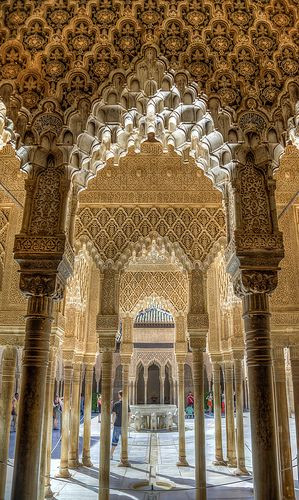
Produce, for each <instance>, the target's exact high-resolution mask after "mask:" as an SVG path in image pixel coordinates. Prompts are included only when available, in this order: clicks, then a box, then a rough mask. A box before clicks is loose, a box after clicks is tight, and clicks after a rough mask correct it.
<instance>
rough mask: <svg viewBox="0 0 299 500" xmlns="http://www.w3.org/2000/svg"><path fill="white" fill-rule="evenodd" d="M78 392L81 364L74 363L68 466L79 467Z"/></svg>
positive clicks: (79, 391)
mask: <svg viewBox="0 0 299 500" xmlns="http://www.w3.org/2000/svg"><path fill="white" fill-rule="evenodd" d="M80 393H81V364H80V363H75V364H74V371H73V387H72V406H71V433H70V443H69V467H71V468H72V469H76V468H77V467H79V465H80V464H79V426H80Z"/></svg>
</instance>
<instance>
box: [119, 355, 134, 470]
mask: <svg viewBox="0 0 299 500" xmlns="http://www.w3.org/2000/svg"><path fill="white" fill-rule="evenodd" d="M129 360H130V357H123V356H122V355H121V363H122V382H123V386H122V391H123V395H122V414H121V452H120V462H119V464H118V465H119V467H131V464H130V462H129V459H128V427H129V418H128V404H129V398H128V396H129V369H130V365H129Z"/></svg>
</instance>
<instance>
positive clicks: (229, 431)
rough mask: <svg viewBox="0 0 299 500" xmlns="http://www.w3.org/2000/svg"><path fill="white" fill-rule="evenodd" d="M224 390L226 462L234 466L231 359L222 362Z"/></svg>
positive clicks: (234, 445)
mask: <svg viewBox="0 0 299 500" xmlns="http://www.w3.org/2000/svg"><path fill="white" fill-rule="evenodd" d="M224 390H225V392H224V393H225V423H226V448H227V450H226V454H227V464H228V466H229V467H236V466H237V458H236V440H235V419H234V394H233V364H232V362H231V361H226V362H225V363H224Z"/></svg>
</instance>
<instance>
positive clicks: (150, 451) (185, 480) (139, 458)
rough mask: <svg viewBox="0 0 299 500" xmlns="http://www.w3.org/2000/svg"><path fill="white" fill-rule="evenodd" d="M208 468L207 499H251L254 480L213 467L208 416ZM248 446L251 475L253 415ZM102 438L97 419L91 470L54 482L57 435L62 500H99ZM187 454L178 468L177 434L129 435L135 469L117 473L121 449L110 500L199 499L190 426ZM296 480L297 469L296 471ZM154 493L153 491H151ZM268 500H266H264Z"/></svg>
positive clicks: (189, 423)
mask: <svg viewBox="0 0 299 500" xmlns="http://www.w3.org/2000/svg"><path fill="white" fill-rule="evenodd" d="M294 424H295V423H294V419H290V425H291V439H292V457H293V458H294V460H293V465H295V464H296V463H297V462H296V459H295V457H296V450H295V425H294ZM205 425H206V427H205V428H206V463H207V491H208V499H213V500H216V499H217V500H218V499H219V500H220V499H231V500H233V499H252V498H253V489H252V479H251V477H250V476H249V477H236V476H234V475H233V469H230V468H229V467H218V466H217V467H216V466H214V465H212V461H213V458H214V419H213V417H210V416H206V422H205ZM244 425H245V441H246V450H245V451H246V466H247V468H248V471H249V472H250V473H251V472H252V463H251V451H250V429H249V414H248V413H245V415H244ZM222 429H223V444H224V451H225V419H224V418H223V419H222ZM82 434H83V425H81V428H80V452H82ZM99 434H100V424H99V423H98V419H97V417H96V416H94V417H93V419H92V438H91V458H92V462H93V464H94V465H93V467H92V468H86V467H81V468H79V469H77V470H72V478H71V479H68V480H63V479H54V477H55V473H56V472H57V468H58V466H59V456H60V440H59V438H60V432H59V431H53V452H52V471H51V474H52V477H53V479H52V490H53V492H54V495H55V497H54V498H57V499H59V500H79V499H80V500H85V499H88V500H89V499H90V500H92V499H94V500H96V499H97V498H98V467H99ZM14 438H15V435H14V433H11V442H10V464H11V465H10V467H8V469H9V471H8V472H9V476H8V484H7V490H6V497H5V499H6V500H9V497H10V495H9V492H10V488H11V477H12V465H13V450H14V440H15V439H14ZM186 449H187V459H188V462H189V467H183V468H182V467H180V468H179V467H177V466H176V462H177V457H178V433H177V432H157V433H155V434H154V435H151V433H145V432H144V433H136V432H134V431H133V430H130V435H129V458H130V462H131V467H130V468H122V467H118V459H119V452H120V447H118V448H117V450H116V452H115V455H114V457H115V460H113V461H111V475H110V488H111V490H110V498H111V499H132V500H134V499H144V500H149V499H155V498H158V499H161V500H167V499H173V500H184V499H194V498H195V491H194V488H195V482H194V422H193V420H186ZM293 470H294V475H296V474H297V469H296V467H294V469H293ZM146 480H149V481H150V483H152V484H153V486H152V487H143V488H142V489H140V490H135V486H136V483H138V482H139V481H140V482H142V481H146ZM156 481H163V482H166V483H168V484H169V487H171V489H170V490H158V491H157V488H156V487H155V486H154V484H155V482H156ZM295 484H296V498H298V499H299V488H298V483H297V481H296V482H295ZM151 488H153V491H151ZM265 500H266V499H265Z"/></svg>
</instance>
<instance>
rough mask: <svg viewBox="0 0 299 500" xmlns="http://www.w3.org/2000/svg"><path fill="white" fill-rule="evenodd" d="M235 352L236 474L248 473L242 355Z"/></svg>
mask: <svg viewBox="0 0 299 500" xmlns="http://www.w3.org/2000/svg"><path fill="white" fill-rule="evenodd" d="M236 356H237V355H236V354H234V375H235V391H236V431H237V432H236V438H237V469H236V470H235V471H234V474H235V475H236V476H244V475H246V476H247V475H248V471H247V469H246V467H245V449H244V446H245V445H244V424H243V377H242V362H241V358H243V355H241V357H236Z"/></svg>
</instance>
